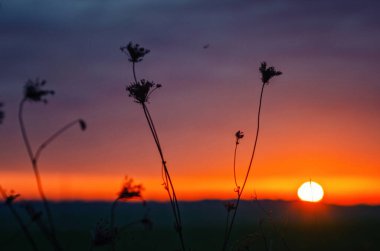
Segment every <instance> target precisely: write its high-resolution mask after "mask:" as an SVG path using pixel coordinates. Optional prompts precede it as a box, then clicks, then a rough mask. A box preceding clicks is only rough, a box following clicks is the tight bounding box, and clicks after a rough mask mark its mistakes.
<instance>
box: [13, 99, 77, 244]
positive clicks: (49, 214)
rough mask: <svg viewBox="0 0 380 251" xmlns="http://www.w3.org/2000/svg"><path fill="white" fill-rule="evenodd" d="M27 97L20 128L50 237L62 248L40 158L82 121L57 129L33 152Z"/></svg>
mask: <svg viewBox="0 0 380 251" xmlns="http://www.w3.org/2000/svg"><path fill="white" fill-rule="evenodd" d="M25 101H26V98H24V99H22V100H21V102H20V106H19V113H18V119H19V124H20V129H21V134H22V138H23V140H24V144H25V147H26V150H27V152H28V156H29V159H30V162H31V163H32V167H33V171H34V176H35V178H36V183H37V188H38V192H39V194H40V197H41V199H42V202H43V206H44V209H45V212H46V215H47V218H48V223H49V228H50V236H47V237H48V239H50V240H51V241H52V244H53V245H54V247H55V249H56V250H62V248H61V245H60V244H59V242H58V239H57V236H56V230H55V226H54V221H53V216H52V212H51V209H50V206H49V202H48V199H47V197H46V195H45V192H44V189H43V186H42V180H41V175H40V172H39V169H38V159H39V157H40V156H41V153H42V151H43V150H44V149H45V148H46V147H47V146H48V145H49V144H50V143H52V142H53V141H54V140H55V139H57V138H58V137H59V136H60V135H61V134H63V133H64V132H65V131H67V130H68V129H69V128H71V127H72V126H74V125H75V124H77V123H80V121H81V120H80V119H76V120H74V121H72V122H70V123H68V124H66V125H64V126H63V127H62V128H61V129H59V130H57V131H56V132H55V133H53V134H52V135H51V136H50V137H49V138H47V139H46V140H45V141H44V142H43V143H42V144H41V145H40V146H39V147H38V148H37V151H36V152H35V153H33V150H32V147H31V144H30V141H29V137H28V134H27V131H26V127H25V123H24V119H23V110H24V104H25Z"/></svg>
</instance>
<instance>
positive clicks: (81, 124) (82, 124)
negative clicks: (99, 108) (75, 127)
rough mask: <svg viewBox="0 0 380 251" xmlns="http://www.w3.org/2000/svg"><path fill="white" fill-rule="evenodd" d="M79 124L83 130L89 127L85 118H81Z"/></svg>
mask: <svg viewBox="0 0 380 251" xmlns="http://www.w3.org/2000/svg"><path fill="white" fill-rule="evenodd" d="M79 126H80V129H81V130H82V131H84V130H86V129H87V124H86V121H84V120H83V119H80V120H79Z"/></svg>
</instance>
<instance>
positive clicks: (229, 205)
mask: <svg viewBox="0 0 380 251" xmlns="http://www.w3.org/2000/svg"><path fill="white" fill-rule="evenodd" d="M224 208H225V209H226V210H227V212H228V213H229V212H231V211H233V210H235V209H236V205H235V203H233V202H231V201H228V202H226V203H224Z"/></svg>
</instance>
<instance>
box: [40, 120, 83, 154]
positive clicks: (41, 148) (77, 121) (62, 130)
mask: <svg viewBox="0 0 380 251" xmlns="http://www.w3.org/2000/svg"><path fill="white" fill-rule="evenodd" d="M79 122H80V119H76V120H74V121H71V122H70V123H67V124H66V125H65V126H63V127H62V128H61V129H59V130H58V131H56V132H55V133H53V134H52V135H51V136H50V137H49V138H48V139H47V140H45V141H44V142H43V143H42V144H41V145H40V146H39V147H38V148H37V151H36V154H35V156H34V158H35V160H36V161H38V159H39V157H40V155H41V152H42V150H44V149H45V148H46V147H47V146H48V145H49V144H50V143H52V142H53V141H54V140H55V139H57V138H58V137H59V136H60V135H61V134H62V133H64V132H65V131H67V130H68V129H70V127H72V126H74V125H75V124H76V123H79Z"/></svg>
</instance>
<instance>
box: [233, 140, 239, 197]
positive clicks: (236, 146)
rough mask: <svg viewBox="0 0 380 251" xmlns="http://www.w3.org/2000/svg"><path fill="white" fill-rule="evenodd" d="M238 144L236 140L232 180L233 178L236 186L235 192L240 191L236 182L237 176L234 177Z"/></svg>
mask: <svg viewBox="0 0 380 251" xmlns="http://www.w3.org/2000/svg"><path fill="white" fill-rule="evenodd" d="M238 145H239V143H238V142H236V144H235V151H234V180H235V186H236V189H237V192H239V191H240V187H239V185H238V183H237V178H236V154H237V148H238Z"/></svg>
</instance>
